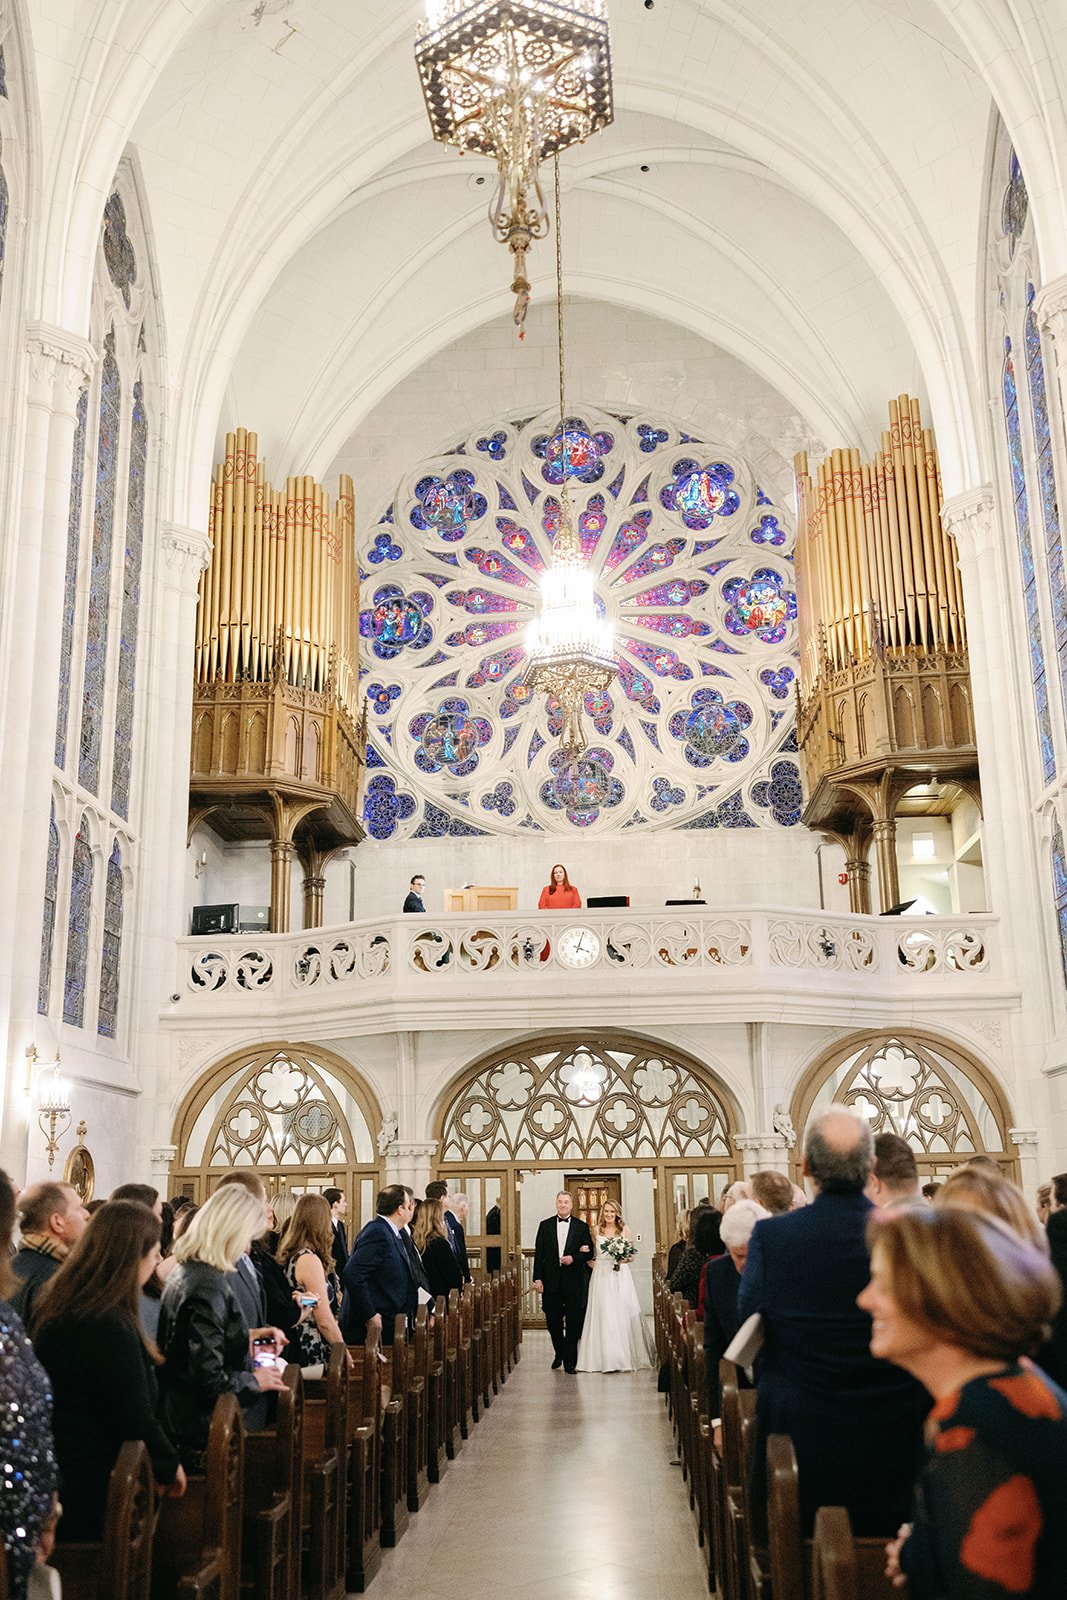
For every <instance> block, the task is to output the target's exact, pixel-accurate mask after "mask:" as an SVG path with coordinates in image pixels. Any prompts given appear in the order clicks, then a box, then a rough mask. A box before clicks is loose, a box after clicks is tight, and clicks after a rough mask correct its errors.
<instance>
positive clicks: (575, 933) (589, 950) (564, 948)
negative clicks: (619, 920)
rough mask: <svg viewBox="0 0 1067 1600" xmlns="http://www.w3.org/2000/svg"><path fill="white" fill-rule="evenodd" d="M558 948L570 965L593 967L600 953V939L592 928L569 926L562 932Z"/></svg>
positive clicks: (560, 955) (560, 957) (562, 959)
mask: <svg viewBox="0 0 1067 1600" xmlns="http://www.w3.org/2000/svg"><path fill="white" fill-rule="evenodd" d="M557 950H558V953H559V959H560V960H561V961H562V962H564V963H565V964H566V965H567V966H568V967H591V966H592V965H593V962H594V961H596V959H597V957H598V956H599V955H600V939H599V938H598V936H597V935H596V934H595V933H594V932H593V930H592V928H568V929H567V930H566V931H565V932H564V933H561V934H560V936H559V943H558V945H557Z"/></svg>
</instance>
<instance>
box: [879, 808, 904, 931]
mask: <svg viewBox="0 0 1067 1600" xmlns="http://www.w3.org/2000/svg"><path fill="white" fill-rule="evenodd" d="M872 837H873V839H874V854H875V860H876V861H877V862H878V890H879V894H880V896H881V900H882V910H883V911H888V910H889V908H890V906H895V905H898V904H899V903H900V872H899V870H898V867H897V819H896V817H878V818H877V819H876V820H875V822H874V824H873V827H872Z"/></svg>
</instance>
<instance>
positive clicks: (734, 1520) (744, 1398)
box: [719, 1361, 756, 1600]
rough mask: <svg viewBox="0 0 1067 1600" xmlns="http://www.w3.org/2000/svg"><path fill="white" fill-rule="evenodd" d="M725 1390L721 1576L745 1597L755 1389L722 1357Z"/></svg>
mask: <svg viewBox="0 0 1067 1600" xmlns="http://www.w3.org/2000/svg"><path fill="white" fill-rule="evenodd" d="M719 1381H720V1388H721V1392H722V1400H721V1405H722V1513H721V1515H722V1535H723V1539H722V1544H721V1546H720V1549H721V1552H722V1554H721V1556H720V1563H719V1566H720V1580H721V1583H722V1587H723V1593H724V1595H725V1596H727V1597H729V1600H744V1596H745V1595H746V1593H747V1575H748V1530H747V1520H746V1518H747V1501H748V1468H749V1462H750V1457H751V1448H752V1436H753V1433H754V1431H755V1424H756V1391H755V1389H739V1388H738V1385H737V1368H736V1367H735V1366H734V1364H733V1362H732V1361H720V1363H719Z"/></svg>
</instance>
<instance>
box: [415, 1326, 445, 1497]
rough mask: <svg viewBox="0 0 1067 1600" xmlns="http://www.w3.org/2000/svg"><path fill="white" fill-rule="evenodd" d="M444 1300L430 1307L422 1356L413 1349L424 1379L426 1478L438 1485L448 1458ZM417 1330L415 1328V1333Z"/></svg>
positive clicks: (418, 1349) (419, 1350)
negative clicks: (431, 1311)
mask: <svg viewBox="0 0 1067 1600" xmlns="http://www.w3.org/2000/svg"><path fill="white" fill-rule="evenodd" d="M446 1315H447V1313H446V1311H445V1301H444V1296H443V1295H438V1297H437V1299H436V1301H435V1302H434V1308H433V1325H432V1326H431V1327H428V1328H427V1331H426V1347H425V1354H423V1352H422V1351H421V1349H420V1348H419V1347H418V1346H417V1347H416V1351H415V1364H416V1367H418V1366H419V1364H420V1362H423V1363H424V1371H423V1376H424V1377H425V1380H426V1476H427V1477H428V1478H429V1480H430V1482H431V1483H440V1481H441V1478H442V1476H443V1475H444V1471H445V1468H446V1466H447V1465H448V1456H447V1454H446V1452H445V1416H446V1412H447V1409H448V1396H447V1393H446V1390H445V1382H446V1379H445V1317H446ZM417 1331H418V1330H417V1329H416V1332H417Z"/></svg>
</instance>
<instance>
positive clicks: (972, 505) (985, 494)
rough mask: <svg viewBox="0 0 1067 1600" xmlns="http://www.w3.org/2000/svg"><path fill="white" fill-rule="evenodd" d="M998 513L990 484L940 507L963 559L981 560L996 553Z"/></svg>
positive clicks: (947, 501) (966, 492) (983, 485)
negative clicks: (990, 551) (994, 548)
mask: <svg viewBox="0 0 1067 1600" xmlns="http://www.w3.org/2000/svg"><path fill="white" fill-rule="evenodd" d="M995 510H996V498H995V496H994V493H993V487H992V485H991V484H988V483H983V484H982V485H981V486H980V487H979V488H977V489H965V490H964V491H963V493H962V494H953V495H950V496H949V497H948V499H947V500H946V501H945V503H944V505H943V506H942V507H941V521H942V522H943V523H944V525H945V532H946V533H947V534H948V535H949V537H950V538H951V539H953V540H955V543H956V548H957V549H958V550H959V552H960V554H961V555H971V556H981V555H985V554H986V552H987V551H989V550H992V549H993V542H994V541H993V514H994V512H995Z"/></svg>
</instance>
